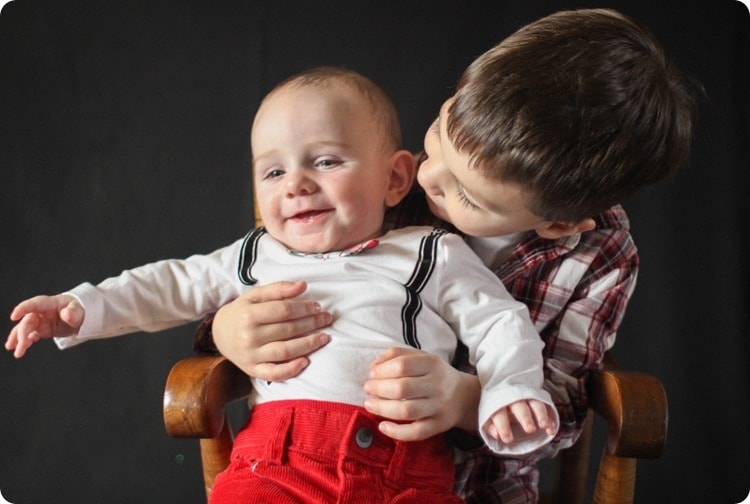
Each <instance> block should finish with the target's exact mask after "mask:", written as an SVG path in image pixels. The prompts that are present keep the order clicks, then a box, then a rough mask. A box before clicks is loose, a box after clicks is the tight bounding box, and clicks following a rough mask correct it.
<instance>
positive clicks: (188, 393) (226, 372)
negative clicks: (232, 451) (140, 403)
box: [164, 357, 251, 438]
mask: <svg viewBox="0 0 750 504" xmlns="http://www.w3.org/2000/svg"><path fill="white" fill-rule="evenodd" d="M250 389H251V385H250V378H248V377H247V375H245V374H244V373H243V372H242V371H240V370H239V369H238V368H237V367H235V366H234V364H232V363H231V362H229V361H228V360H226V359H225V358H224V357H191V358H187V359H183V360H181V361H179V362H178V363H177V364H175V365H174V367H172V370H171V371H170V373H169V376H168V377H167V384H166V387H165V390H164V425H165V426H166V428H167V432H168V433H169V435H170V436H172V437H177V438H215V437H217V436H218V435H219V433H220V432H221V430H222V428H223V427H224V422H225V406H226V405H227V404H228V403H230V402H233V401H236V400H239V399H242V398H245V397H247V396H248V395H249V394H250Z"/></svg>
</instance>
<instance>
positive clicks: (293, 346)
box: [258, 333, 331, 378]
mask: <svg viewBox="0 0 750 504" xmlns="http://www.w3.org/2000/svg"><path fill="white" fill-rule="evenodd" d="M330 340H331V337H330V336H329V335H328V334H326V333H315V334H309V335H307V336H303V337H300V338H293V339H289V340H284V341H275V342H272V343H267V344H266V345H264V346H263V347H262V348H260V349H258V359H259V360H260V361H261V362H268V363H274V364H275V365H278V364H279V363H284V362H286V361H291V360H292V359H297V358H300V357H304V356H306V355H308V354H311V353H313V352H314V351H315V350H317V349H319V348H321V347H323V346H325V345H326V344H327V343H328V342H329V341H330ZM287 378H288V376H287Z"/></svg>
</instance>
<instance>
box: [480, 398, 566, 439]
mask: <svg viewBox="0 0 750 504" xmlns="http://www.w3.org/2000/svg"><path fill="white" fill-rule="evenodd" d="M513 422H515V423H517V424H518V425H520V426H521V428H522V429H523V431H524V432H526V433H527V434H533V433H534V432H536V430H537V428H539V429H544V430H545V431H546V432H547V434H549V435H550V436H553V435H555V434H556V433H557V425H555V424H556V422H555V414H554V412H553V411H552V408H551V407H550V406H548V405H546V404H544V403H543V402H541V401H537V400H535V399H531V400H528V401H516V402H514V403H511V404H510V405H508V406H506V407H505V408H502V409H501V410H498V411H497V412H496V413H495V414H494V415H492V417H490V419H489V421H488V422H487V432H488V433H489V435H490V436H492V437H493V438H495V439H498V440H500V441H502V442H503V443H506V444H508V443H512V442H513V429H512V426H511V424H512V423H513Z"/></svg>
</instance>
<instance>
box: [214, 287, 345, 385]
mask: <svg viewBox="0 0 750 504" xmlns="http://www.w3.org/2000/svg"><path fill="white" fill-rule="evenodd" d="M306 289H307V284H306V283H305V282H276V283H272V284H268V285H264V286H260V287H254V288H253V289H251V290H249V291H248V292H247V293H246V294H245V295H243V296H241V297H239V298H237V299H235V300H234V301H232V302H231V303H229V304H226V305H224V306H223V307H222V308H221V309H219V311H218V312H216V316H215V317H214V320H213V324H212V326H211V331H212V333H213V339H214V344H215V345H216V348H217V349H218V350H219V352H221V354H222V355H223V356H224V357H226V358H227V359H229V360H230V361H231V362H232V363H234V364H235V365H236V366H237V367H239V368H240V369H241V370H242V371H244V372H245V373H246V374H247V375H248V376H253V377H255V378H260V379H262V380H267V381H280V380H285V379H287V378H291V377H293V376H297V375H298V374H300V373H301V372H302V370H303V369H305V367H307V365H308V364H309V359H308V358H307V356H308V355H309V354H311V353H312V352H314V351H315V350H318V349H319V348H321V347H322V346H324V345H325V344H327V343H328V341H329V340H330V337H329V336H328V335H327V334H325V333H321V332H314V331H317V330H318V329H321V328H323V327H326V326H328V325H330V324H331V322H332V320H333V318H332V316H331V314H330V313H328V312H325V311H322V310H321V308H320V305H319V304H318V303H317V302H314V301H307V300H301V299H297V298H298V297H299V296H300V295H301V294H302V293H303V292H305V290H306Z"/></svg>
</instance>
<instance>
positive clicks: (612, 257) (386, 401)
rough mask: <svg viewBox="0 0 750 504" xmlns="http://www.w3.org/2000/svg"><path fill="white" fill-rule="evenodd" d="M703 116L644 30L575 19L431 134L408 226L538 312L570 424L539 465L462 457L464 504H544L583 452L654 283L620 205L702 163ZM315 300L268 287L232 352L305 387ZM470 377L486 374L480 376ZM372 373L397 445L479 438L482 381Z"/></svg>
mask: <svg viewBox="0 0 750 504" xmlns="http://www.w3.org/2000/svg"><path fill="white" fill-rule="evenodd" d="M692 109H693V104H692V99H691V96H690V93H689V92H688V90H687V87H686V85H685V83H684V82H683V81H682V79H681V77H680V75H679V72H678V71H677V69H676V68H675V67H674V66H673V65H672V64H671V63H670V62H669V61H668V60H667V59H666V57H665V55H664V52H663V50H662V48H661V46H660V45H659V43H658V41H657V40H656V39H655V38H654V37H653V35H652V34H651V33H649V32H648V30H646V29H645V28H644V27H643V26H641V25H640V24H639V23H637V22H636V21H634V20H632V19H630V18H628V17H626V16H623V15H621V14H619V13H617V12H614V11H611V10H581V11H566V12H560V13H557V14H553V15H551V16H548V17H546V18H543V19H540V20H538V21H536V22H534V23H531V24H530V25H528V26H525V27H523V28H522V29H520V30H519V31H517V32H516V33H514V34H513V35H511V36H510V37H508V38H507V39H506V40H504V41H503V42H502V43H500V44H499V45H498V46H496V47H494V48H492V49H490V50H489V51H488V52H487V53H485V54H484V55H482V56H480V57H479V58H478V59H477V60H476V61H475V62H474V63H472V64H471V66H470V67H469V68H468V69H467V70H466V72H465V73H464V75H463V77H462V78H461V81H460V82H459V85H458V89H457V91H456V94H455V95H454V96H453V97H451V98H449V99H448V100H447V101H446V102H445V104H444V105H443V107H442V108H441V111H440V115H439V117H438V119H437V120H436V122H435V123H434V124H433V126H432V127H431V128H430V131H428V132H427V134H426V136H425V153H426V156H427V157H426V159H425V160H424V161H423V162H422V164H421V167H420V169H419V173H418V181H419V183H420V185H421V186H422V187H423V189H424V192H423V193H422V192H420V191H418V190H417V191H415V193H413V194H411V195H410V197H409V198H408V199H407V200H405V201H404V202H402V204H401V206H400V208H399V209H398V210H399V213H398V214H397V215H396V216H395V217H394V219H392V220H394V222H395V224H396V225H403V224H404V223H414V222H429V221H430V217H431V216H428V215H425V214H426V212H425V211H424V210H425V209H426V208H425V203H426V206H427V207H429V210H430V211H431V212H433V213H434V215H436V216H437V217H440V218H442V219H445V220H447V221H449V222H450V223H452V224H453V225H454V226H456V227H457V228H458V229H459V230H461V231H463V232H464V233H466V234H467V235H469V238H468V240H469V243H470V245H471V246H472V248H473V249H474V250H475V251H477V252H478V253H479V255H480V256H481V257H482V258H483V260H484V262H485V264H487V265H488V266H489V267H490V268H491V269H492V270H493V271H494V272H495V274H496V275H497V276H498V277H499V278H500V279H501V280H502V281H503V283H504V284H505V285H506V287H507V288H508V289H509V290H510V292H511V293H512V294H513V296H514V297H515V298H516V299H518V300H520V301H523V302H524V303H526V304H527V305H528V306H529V310H530V314H531V317H532V320H533V321H534V323H535V326H536V328H537V330H538V331H539V333H540V335H541V336H542V339H543V340H544V341H545V348H544V351H543V354H544V360H545V384H544V386H545V388H546V390H548V391H549V392H550V394H551V395H552V397H553V398H554V400H555V404H556V406H557V409H558V411H559V413H560V418H561V422H562V423H561V428H560V431H559V433H558V435H557V437H556V439H555V441H554V442H553V443H551V444H550V445H547V446H546V447H544V448H542V449H541V450H539V451H537V452H536V453H535V454H533V456H531V457H529V458H526V459H524V460H518V459H513V458H497V457H493V456H492V455H490V454H488V453H487V452H486V451H484V450H483V449H482V448H477V449H473V450H472V449H469V448H470V446H471V445H470V444H469V443H466V442H465V440H462V442H461V443H460V444H461V445H462V446H463V447H464V448H467V450H466V451H464V452H463V457H462V461H461V463H460V464H459V465H458V483H459V484H458V487H457V490H458V491H459V494H460V495H462V496H464V497H465V498H466V500H467V502H480V503H490V502H504V503H508V502H535V500H536V495H537V483H538V471H537V469H536V462H537V461H538V460H539V459H541V458H543V457H546V456H552V455H554V454H555V453H556V452H557V451H558V450H559V449H560V448H564V447H566V446H570V445H571V444H572V443H573V442H575V440H576V439H577V437H578V435H579V433H580V428H581V425H582V423H583V420H584V418H585V415H586V411H587V407H588V403H587V398H586V389H585V386H586V378H587V374H588V371H589V370H591V369H596V368H598V367H599V366H601V362H602V358H603V355H604V352H605V351H606V350H607V349H609V348H610V347H611V346H612V345H613V344H614V340H615V334H616V331H617V328H618V326H619V324H620V322H621V320H622V317H623V314H624V311H625V308H626V305H627V303H628V300H629V298H630V296H631V294H632V291H633V288H634V286H635V281H636V275H637V271H638V255H637V251H636V248H635V245H634V244H633V241H632V238H631V236H630V232H629V224H628V220H627V216H626V215H625V212H624V211H623V209H622V208H621V207H620V206H617V203H619V202H621V201H623V200H624V199H626V198H627V197H628V196H630V195H632V194H633V193H634V192H636V191H637V190H639V189H640V188H642V187H644V186H647V185H650V184H653V183H655V182H657V181H659V180H662V179H663V178H665V177H668V176H670V175H671V174H673V173H674V172H675V170H676V169H677V168H678V167H679V165H680V164H682V163H683V162H684V161H685V159H686V158H687V155H688V152H689V146H690V141H691V131H692ZM613 205H615V206H613ZM304 288H305V286H304V285H303V284H278V285H272V286H266V287H264V288H263V290H257V291H254V292H252V293H249V294H248V296H244V297H242V298H239V299H238V300H236V301H235V302H234V303H231V304H230V305H227V306H226V307H224V308H222V309H221V310H219V312H218V313H217V314H216V318H215V319H214V321H213V325H212V329H213V341H214V342H215V344H216V346H217V347H218V349H219V350H220V351H221V353H222V354H224V355H225V356H227V357H228V358H229V359H230V360H232V361H233V362H235V363H236V364H237V365H238V366H240V367H241V368H242V369H244V370H245V371H246V372H248V373H250V374H254V375H256V376H274V377H276V378H279V377H285V376H290V375H293V374H294V373H298V372H299V370H300V369H301V368H302V367H304V365H305V364H306V362H307V359H308V358H311V357H312V356H313V355H314V352H315V350H316V349H317V348H320V346H321V345H324V344H325V343H326V341H327V339H326V337H325V335H324V333H319V332H315V331H316V330H317V329H320V328H323V327H325V324H326V322H325V320H324V317H323V315H324V314H321V313H315V312H313V311H311V310H310V308H309V305H307V304H305V303H303V302H298V301H297V300H296V299H295V296H297V295H299V294H300V293H301V292H302V291H304ZM290 314H291V315H290ZM207 336H210V334H209V333H203V334H200V335H199V338H202V341H206V337H207ZM308 356H309V357H308ZM457 365H458V366H459V367H460V368H461V369H470V366H467V364H466V362H465V360H464V361H462V362H458V363H457ZM371 374H372V380H370V381H369V382H368V383H366V384H365V390H366V392H367V393H368V394H370V395H373V396H376V397H371V398H369V399H368V400H367V402H366V406H367V408H368V410H369V411H372V412H375V413H377V414H379V415H381V416H384V417H387V418H391V419H394V420H395V421H393V422H383V423H382V424H381V426H380V428H381V430H382V431H383V432H385V433H386V434H388V435H390V436H392V437H394V438H397V439H421V438H424V437H428V436H431V435H433V434H435V433H436V432H442V431H445V430H447V429H449V428H451V427H454V426H459V427H462V428H463V429H465V430H469V431H472V430H473V428H472V427H471V425H474V424H475V422H474V421H473V420H472V418H471V417H472V415H473V414H474V413H475V412H476V402H473V403H472V401H476V397H477V394H478V390H479V382H477V381H476V379H475V378H473V377H471V376H470V375H468V374H465V373H460V372H458V371H456V370H453V369H450V368H448V367H447V366H445V365H444V364H443V363H441V362H439V361H438V360H437V359H434V358H433V357H432V356H429V355H427V354H424V353H419V352H416V351H413V350H404V349H396V350H389V351H388V352H386V354H384V355H383V356H382V357H381V358H379V359H378V360H377V361H376V362H375V363H374V364H373V367H372V371H371ZM427 384H437V385H435V386H427ZM407 421H409V422H408V423H406V422H407Z"/></svg>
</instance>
